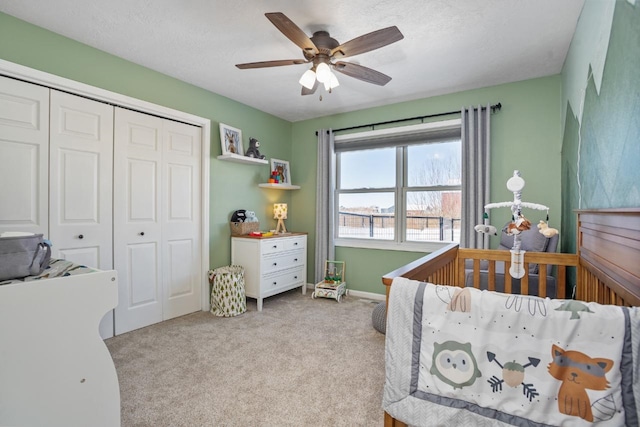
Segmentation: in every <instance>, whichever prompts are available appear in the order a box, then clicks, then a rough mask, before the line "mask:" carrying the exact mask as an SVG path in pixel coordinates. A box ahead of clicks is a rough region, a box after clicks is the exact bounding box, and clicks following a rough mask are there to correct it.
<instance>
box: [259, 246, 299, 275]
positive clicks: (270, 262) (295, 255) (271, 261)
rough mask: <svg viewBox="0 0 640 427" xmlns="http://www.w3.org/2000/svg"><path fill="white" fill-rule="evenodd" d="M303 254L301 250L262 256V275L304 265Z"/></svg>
mask: <svg viewBox="0 0 640 427" xmlns="http://www.w3.org/2000/svg"><path fill="white" fill-rule="evenodd" d="M304 257H305V254H304V251H303V250H302V249H300V250H296V251H285V252H283V253H272V254H267V255H264V256H263V258H262V268H261V271H262V272H263V273H269V272H272V271H277V270H286V269H288V268H294V267H299V266H302V265H304V262H305V259H304Z"/></svg>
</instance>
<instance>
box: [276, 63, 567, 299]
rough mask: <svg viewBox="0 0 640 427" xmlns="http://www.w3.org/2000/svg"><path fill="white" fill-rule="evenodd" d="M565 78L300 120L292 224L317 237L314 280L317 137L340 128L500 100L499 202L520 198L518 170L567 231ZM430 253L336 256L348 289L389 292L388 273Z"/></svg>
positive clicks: (495, 158)
mask: <svg viewBox="0 0 640 427" xmlns="http://www.w3.org/2000/svg"><path fill="white" fill-rule="evenodd" d="M560 77H561V76H560V75H559V74H558V75H555V76H550V77H545V78H539V79H532V80H526V81H522V82H517V83H510V84H504V85H499V86H493V87H488V88H483V89H477V90H470V91H465V92H459V93H454V94H450V95H444V96H438V97H432V98H424V99H419V100H415V101H409V102H402V103H398V104H393V105H388V106H384V107H377V108H370V109H365V110H360V111H356V112H352V113H344V114H337V115H330V116H326V117H322V118H318V119H313V120H306V121H301V122H296V123H293V125H292V141H293V142H292V144H293V146H292V160H291V170H292V177H293V181H294V183H296V184H299V185H301V186H302V189H301V190H299V191H296V192H295V193H294V194H293V195H292V206H291V208H290V209H289V220H288V223H289V225H288V227H290V228H291V229H294V230H305V231H309V232H310V235H309V247H310V250H309V270H308V277H309V278H312V277H314V269H313V260H314V254H313V252H314V251H313V248H314V244H315V236H313V233H312V232H313V230H314V227H315V225H314V224H315V215H316V206H315V196H316V191H315V188H316V157H317V154H316V148H317V137H316V135H315V132H316V130H318V129H322V128H327V129H328V128H333V129H338V128H342V127H350V126H357V125H364V124H368V123H372V122H378V121H388V120H395V119H403V118H406V117H416V116H422V115H429V114H436V113H442V112H445V111H460V110H461V109H462V107H463V106H470V105H486V104H488V103H490V104H495V103H498V102H500V103H501V104H502V110H501V111H499V112H497V113H496V114H493V115H492V116H491V202H501V201H511V200H513V193H511V192H509V191H508V190H507V188H506V181H507V179H509V178H510V177H511V176H512V175H513V171H514V169H517V170H519V171H520V172H521V174H522V177H523V178H524V179H525V181H526V187H525V189H524V190H523V199H524V200H526V201H531V202H535V203H541V204H544V205H547V206H549V207H550V215H551V225H552V226H554V227H556V228H561V226H560V218H561V214H562V212H561V202H560V200H561V198H560V186H559V182H560V169H561V167H560V149H561V143H562V139H561V135H560V134H561V130H560V129H561V127H560V125H561V120H560V116H561V112H560V106H561V102H560V100H561V79H560ZM390 84H393V81H392V82H391V83H390ZM326 96H331V95H330V94H328V95H326ZM405 124H406V123H405ZM362 130H369V129H362ZM510 215H511V211H510V210H509V209H496V210H494V212H492V223H494V224H495V225H499V226H501V225H503V224H504V223H505V222H507V221H508V220H509V218H510ZM530 216H531V218H530V219H531V220H534V221H535V222H536V223H537V220H539V219H543V218H544V217H545V216H546V213H542V212H540V211H536V212H534V213H532V214H531V215H530ZM491 240H492V242H491V245H492V246H493V247H496V246H497V245H498V238H497V237H492V239H491ZM423 255H425V253H417V252H394V251H381V250H373V249H359V248H358V249H356V248H347V247H341V248H337V250H336V257H337V258H338V259H340V260H342V261H345V262H346V264H347V275H348V279H347V286H348V287H349V288H350V289H355V290H359V291H366V292H372V293H384V286H383V285H382V282H381V276H382V274H384V273H387V272H389V271H392V270H394V269H396V268H398V267H400V266H401V265H403V264H405V263H407V262H410V261H413V260H415V259H417V258H419V257H421V256H423ZM310 280H311V279H310Z"/></svg>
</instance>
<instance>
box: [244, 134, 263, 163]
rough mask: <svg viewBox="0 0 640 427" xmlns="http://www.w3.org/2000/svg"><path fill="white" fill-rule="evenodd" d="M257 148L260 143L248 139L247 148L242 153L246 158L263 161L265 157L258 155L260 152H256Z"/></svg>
mask: <svg viewBox="0 0 640 427" xmlns="http://www.w3.org/2000/svg"><path fill="white" fill-rule="evenodd" d="M258 147H260V141H258V140H257V139H255V138H249V148H248V149H247V151H246V152H245V153H244V155H245V156H247V157H253V158H255V159H264V158H265V156H264V155H262V154H260V150H258Z"/></svg>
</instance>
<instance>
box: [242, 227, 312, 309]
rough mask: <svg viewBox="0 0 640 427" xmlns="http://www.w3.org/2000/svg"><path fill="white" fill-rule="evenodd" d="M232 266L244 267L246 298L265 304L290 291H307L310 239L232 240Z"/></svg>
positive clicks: (297, 235)
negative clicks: (273, 297)
mask: <svg viewBox="0 0 640 427" xmlns="http://www.w3.org/2000/svg"><path fill="white" fill-rule="evenodd" d="M231 263H232V264H234V265H241V266H243V267H244V282H245V294H246V295H247V296H248V297H250V298H255V299H256V300H257V303H258V311H262V300H263V299H264V298H267V297H270V296H272V295H276V294H279V293H281V292H284V291H288V290H290V289H294V288H298V287H301V288H302V293H303V294H305V293H306V291H307V235H306V234H303V233H287V234H284V235H276V236H272V237H250V236H236V237H232V238H231Z"/></svg>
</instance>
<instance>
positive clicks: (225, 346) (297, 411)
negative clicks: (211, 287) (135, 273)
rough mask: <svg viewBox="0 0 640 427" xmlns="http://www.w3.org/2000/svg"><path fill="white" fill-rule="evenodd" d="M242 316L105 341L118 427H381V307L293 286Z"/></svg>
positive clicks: (164, 326) (178, 322)
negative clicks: (377, 310) (114, 375)
mask: <svg viewBox="0 0 640 427" xmlns="http://www.w3.org/2000/svg"><path fill="white" fill-rule="evenodd" d="M247 302H248V304H247V305H248V310H247V312H246V313H244V314H242V315H239V316H236V317H231V318H221V317H215V316H213V315H212V314H210V313H205V312H198V313H194V314H190V315H187V316H183V317H180V318H177V319H173V320H169V321H166V322H162V323H159V324H156V325H153V326H149V327H147V328H143V329H139V330H136V331H132V332H129V333H126V334H123V335H119V336H117V337H114V338H110V339H108V340H106V344H107V347H108V348H109V351H110V352H111V355H112V356H113V360H114V362H115V365H116V370H117V372H118V379H119V382H120V395H121V401H122V426H123V427H129V426H154V427H159V426H367V427H368V426H381V425H383V412H382V408H381V402H382V388H383V384H384V335H382V334H381V333H379V332H377V331H376V330H375V329H374V328H373V326H372V323H371V315H372V311H373V309H374V307H375V305H376V303H377V302H372V301H369V300H363V299H359V298H356V297H353V296H348V297H346V298H345V299H343V300H342V301H341V302H340V303H338V302H336V301H335V300H332V299H315V300H313V299H311V296H310V292H307V295H302V294H301V292H300V290H299V289H298V290H293V291H289V292H286V293H283V294H281V295H277V296H274V297H271V298H268V299H266V300H265V301H264V309H263V311H262V312H258V311H256V303H255V300H253V299H248V300H247Z"/></svg>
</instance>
